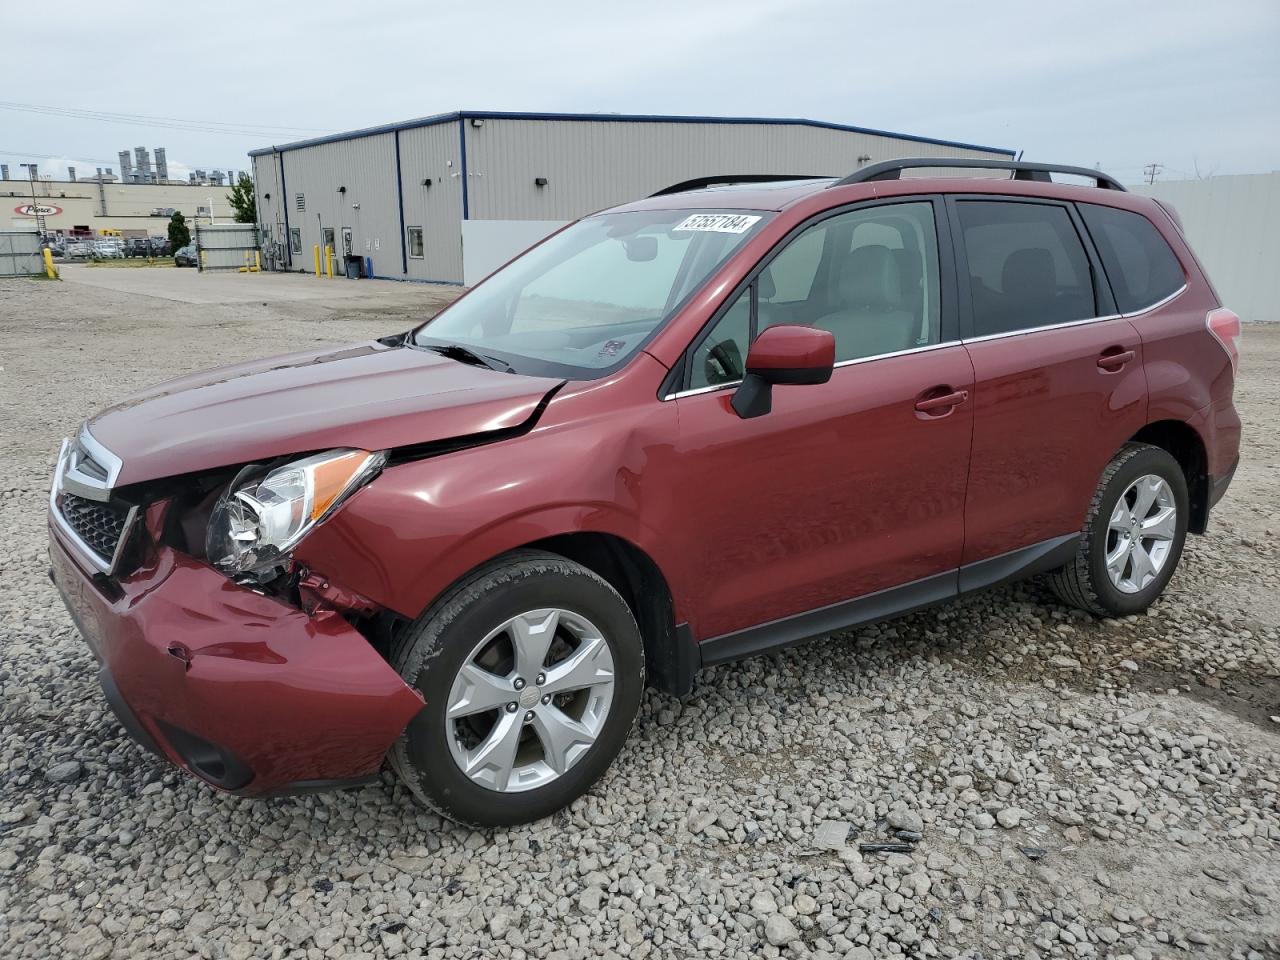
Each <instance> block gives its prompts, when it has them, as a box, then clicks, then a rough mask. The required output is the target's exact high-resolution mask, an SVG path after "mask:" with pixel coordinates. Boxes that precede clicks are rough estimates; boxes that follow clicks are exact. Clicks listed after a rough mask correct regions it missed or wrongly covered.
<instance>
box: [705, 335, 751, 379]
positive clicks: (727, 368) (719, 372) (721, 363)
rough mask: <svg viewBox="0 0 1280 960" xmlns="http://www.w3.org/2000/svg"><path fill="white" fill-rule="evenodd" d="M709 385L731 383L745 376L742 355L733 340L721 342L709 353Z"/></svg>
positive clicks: (706, 365)
mask: <svg viewBox="0 0 1280 960" xmlns="http://www.w3.org/2000/svg"><path fill="white" fill-rule="evenodd" d="M704 365H705V368H706V374H707V383H731V382H733V381H734V380H741V379H742V376H743V368H742V353H741V352H740V351H739V350H738V345H737V344H736V343H734V342H733V341H732V340H721V341H720V342H719V343H717V344H716V345H715V346H713V347H711V349H709V350H708V351H707V359H706V361H705V363H704Z"/></svg>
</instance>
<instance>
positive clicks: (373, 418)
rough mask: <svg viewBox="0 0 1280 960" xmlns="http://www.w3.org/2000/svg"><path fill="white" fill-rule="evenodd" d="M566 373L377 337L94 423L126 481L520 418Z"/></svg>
mask: <svg viewBox="0 0 1280 960" xmlns="http://www.w3.org/2000/svg"><path fill="white" fill-rule="evenodd" d="M560 382H561V381H559V380H549V379H545V378H542V377H526V376H521V375H518V374H510V373H500V372H497V371H494V370H487V369H485V368H484V367H477V366H470V365H468V364H465V363H460V362H458V361H457V360H450V359H448V358H446V357H442V356H440V355H439V354H436V353H432V352H429V351H424V350H416V349H413V348H410V347H399V346H386V345H384V344H382V343H379V342H377V341H370V342H368V343H360V344H354V345H351V346H346V347H339V348H337V349H335V348H332V347H330V348H327V349H323V350H317V351H313V352H307V353H295V354H289V355H287V356H282V357H271V358H268V359H265V360H254V361H250V362H248V363H241V364H236V365H234V366H229V367H220V368H218V369H215V370H207V371H203V372H200V373H195V374H191V375H190V376H186V377H179V378H178V379H176V380H169V381H167V382H165V383H162V384H159V385H158V386H155V387H152V388H151V389H149V390H146V391H144V392H142V393H139V394H136V395H135V396H132V397H129V398H128V399H126V400H124V401H122V402H121V403H118V404H116V405H115V406H113V407H109V408H108V409H106V410H104V411H103V412H102V413H100V414H98V415H97V416H96V417H94V418H93V419H92V420H90V421H89V431H90V432H91V433H92V434H93V436H94V438H95V439H96V440H97V441H98V442H99V443H101V444H102V445H103V446H105V447H106V448H107V449H108V450H110V451H111V452H112V453H114V454H115V455H116V456H118V457H119V458H120V459H121V460H122V461H123V466H122V467H121V470H120V475H119V477H118V479H117V481H116V483H117V485H120V486H123V485H126V484H130V483H138V482H140V481H143V480H154V479H157V478H160V477H166V476H174V475H177V474H183V473H191V472H194V471H197V470H207V469H210V468H213V467H223V466H229V465H232V464H238V463H248V462H251V461H255V460H265V459H269V458H272V457H278V456H281V455H283V454H291V453H305V452H308V451H313V450H324V449H328V448H331V447H358V448H362V449H365V450H385V449H387V448H390V447H401V446H406V445H409V444H419V443H431V442H434V441H438V440H449V439H453V438H456V437H465V436H472V435H475V434H483V433H488V432H491V431H494V430H503V429H509V428H512V427H518V426H520V425H521V424H523V423H524V422H525V421H527V420H528V419H529V418H530V417H531V416H533V415H534V414H535V412H536V411H537V408H538V404H539V402H540V401H541V400H542V399H543V397H545V396H546V395H547V394H548V392H550V391H551V390H552V389H553V388H554V387H556V386H557V385H558V384H559V383H560Z"/></svg>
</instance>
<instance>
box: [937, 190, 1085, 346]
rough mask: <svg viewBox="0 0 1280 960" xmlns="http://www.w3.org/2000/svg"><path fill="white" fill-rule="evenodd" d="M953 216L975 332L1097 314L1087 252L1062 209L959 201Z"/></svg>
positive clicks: (997, 331)
mask: <svg viewBox="0 0 1280 960" xmlns="http://www.w3.org/2000/svg"><path fill="white" fill-rule="evenodd" d="M956 213H957V216H958V217H959V221H960V231H961V234H962V236H963V240H964V251H965V256H966V258H967V260H968V273H969V296H970V299H971V302H972V306H973V331H972V334H971V335H972V336H975V337H985V336H991V335H993V334H1001V333H1013V332H1016V331H1018V330H1030V329H1033V328H1035V327H1045V326H1052V325H1054V324H1059V323H1070V322H1071V321H1073V320H1086V319H1088V318H1090V317H1095V316H1097V315H1098V311H1097V304H1096V302H1095V299H1094V290H1093V273H1092V271H1091V270H1090V268H1089V257H1088V255H1087V254H1086V253H1085V249H1084V244H1083V243H1082V242H1081V240H1080V235H1079V234H1078V233H1077V232H1076V228H1075V224H1074V223H1073V222H1072V220H1071V214H1070V213H1069V212H1068V211H1067V208H1066V207H1064V206H1059V205H1057V204H1047V203H1021V202H1013V201H990V200H960V201H957V203H956Z"/></svg>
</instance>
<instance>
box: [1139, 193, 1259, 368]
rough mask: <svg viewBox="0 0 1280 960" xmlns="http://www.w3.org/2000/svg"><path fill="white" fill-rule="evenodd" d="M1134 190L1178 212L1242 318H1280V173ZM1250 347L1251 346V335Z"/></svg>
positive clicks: (1228, 304) (1195, 247) (1228, 301)
mask: <svg viewBox="0 0 1280 960" xmlns="http://www.w3.org/2000/svg"><path fill="white" fill-rule="evenodd" d="M1129 189H1130V190H1131V191H1133V192H1134V193H1141V194H1145V195H1146V196H1149V197H1155V198H1156V199H1157V200H1160V201H1161V202H1163V203H1168V204H1170V205H1171V206H1172V207H1173V208H1174V209H1175V210H1176V211H1177V212H1178V216H1179V217H1180V218H1181V219H1182V225H1183V227H1184V228H1185V230H1186V236H1187V240H1188V241H1190V243H1191V248H1192V249H1193V250H1195V252H1196V256H1197V257H1198V258H1199V259H1200V263H1201V265H1203V267H1204V269H1205V272H1207V273H1208V274H1209V279H1210V280H1211V281H1213V286H1214V289H1216V290H1217V291H1218V296H1220V297H1221V298H1222V303H1223V306H1226V307H1230V308H1231V309H1232V310H1234V311H1235V312H1236V313H1238V314H1239V315H1240V318H1241V319H1242V320H1248V321H1253V322H1258V321H1274V320H1280V270H1277V269H1276V265H1277V264H1280V231H1278V230H1277V229H1276V223H1277V222H1280V173H1260V174H1250V175H1241V176H1228V177H1211V178H1209V179H1208V180H1179V181H1170V182H1167V183H1154V184H1150V185H1148V184H1145V183H1144V184H1139V185H1138V186H1136V187H1130V188H1129ZM1244 349H1245V350H1246V351H1247V350H1248V349H1249V347H1248V337H1247V336H1246V338H1245V347H1244ZM1246 362H1247V361H1246Z"/></svg>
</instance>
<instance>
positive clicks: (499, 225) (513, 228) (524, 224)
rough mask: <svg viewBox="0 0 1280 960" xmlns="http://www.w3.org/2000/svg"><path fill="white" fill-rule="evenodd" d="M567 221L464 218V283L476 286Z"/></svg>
mask: <svg viewBox="0 0 1280 960" xmlns="http://www.w3.org/2000/svg"><path fill="white" fill-rule="evenodd" d="M567 222H568V221H567V220H463V221H462V282H463V284H465V285H466V286H468V287H473V286H475V285H476V284H477V283H479V282H480V281H481V280H483V279H484V278H485V277H487V276H488V275H489V274H491V273H493V271H495V270H497V269H498V268H499V267H500V266H502V265H503V264H504V263H506V262H507V261H508V260H510V259H511V258H512V257H514V256H515V255H516V254H518V253H523V252H524V251H525V250H528V249H529V248H530V247H531V246H533V245H534V244H535V243H537V242H538V241H539V240H541V239H542V238H543V237H545V236H547V234H549V233H552V232H554V231H556V230H559V229H560V228H561V227H563V226H564V225H565V224H566V223H567Z"/></svg>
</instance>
